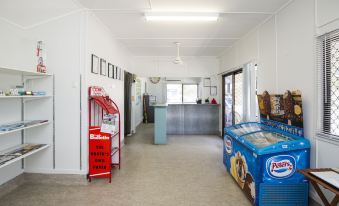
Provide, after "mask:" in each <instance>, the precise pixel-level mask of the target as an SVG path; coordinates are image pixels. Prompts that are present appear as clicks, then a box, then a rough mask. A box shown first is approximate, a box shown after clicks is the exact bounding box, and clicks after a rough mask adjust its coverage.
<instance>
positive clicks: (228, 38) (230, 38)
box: [115, 37, 240, 40]
mask: <svg viewBox="0 0 339 206" xmlns="http://www.w3.org/2000/svg"><path fill="white" fill-rule="evenodd" d="M115 39H117V40H131V39H133V40H173V39H179V40H239V39H240V38H233V37H225V38H217V37H216V38H210V37H206V38H194V37H193V38H187V37H185V38H152V37H151V38H115Z"/></svg>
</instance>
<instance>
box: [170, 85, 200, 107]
mask: <svg viewBox="0 0 339 206" xmlns="http://www.w3.org/2000/svg"><path fill="white" fill-rule="evenodd" d="M197 98H198V85H197V84H167V103H196V100H197Z"/></svg>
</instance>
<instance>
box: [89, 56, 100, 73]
mask: <svg viewBox="0 0 339 206" xmlns="http://www.w3.org/2000/svg"><path fill="white" fill-rule="evenodd" d="M99 67H100V64H99V57H97V56H96V55H94V54H92V66H91V72H92V73H93V74H98V73H99Z"/></svg>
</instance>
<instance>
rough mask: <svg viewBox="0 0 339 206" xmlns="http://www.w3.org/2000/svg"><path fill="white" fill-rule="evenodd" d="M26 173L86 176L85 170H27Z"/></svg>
mask: <svg viewBox="0 0 339 206" xmlns="http://www.w3.org/2000/svg"><path fill="white" fill-rule="evenodd" d="M25 173H35V174H65V175H86V174H87V171H84V170H67V169H66V170H65V169H55V170H53V169H25Z"/></svg>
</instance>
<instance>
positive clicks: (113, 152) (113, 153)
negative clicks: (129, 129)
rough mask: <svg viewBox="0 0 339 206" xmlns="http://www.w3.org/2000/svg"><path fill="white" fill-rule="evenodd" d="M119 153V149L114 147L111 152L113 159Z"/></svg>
mask: <svg viewBox="0 0 339 206" xmlns="http://www.w3.org/2000/svg"><path fill="white" fill-rule="evenodd" d="M118 151H119V147H113V148H112V152H111V156H112V157H113V156H114V155H115V154H116V153H117V152H118Z"/></svg>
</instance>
